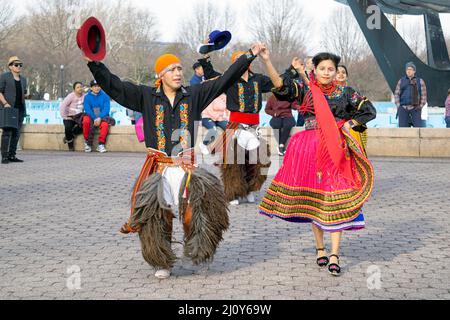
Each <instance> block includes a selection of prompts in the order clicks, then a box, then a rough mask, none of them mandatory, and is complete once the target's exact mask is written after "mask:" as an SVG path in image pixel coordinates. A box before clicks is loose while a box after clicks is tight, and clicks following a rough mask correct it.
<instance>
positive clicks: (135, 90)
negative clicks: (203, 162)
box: [85, 45, 261, 278]
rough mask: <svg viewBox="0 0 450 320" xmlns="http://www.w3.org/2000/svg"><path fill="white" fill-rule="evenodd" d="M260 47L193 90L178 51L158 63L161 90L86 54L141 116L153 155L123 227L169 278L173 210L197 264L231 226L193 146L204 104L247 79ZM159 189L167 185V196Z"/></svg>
mask: <svg viewBox="0 0 450 320" xmlns="http://www.w3.org/2000/svg"><path fill="white" fill-rule="evenodd" d="M260 48H261V46H260V45H254V46H252V49H250V50H249V51H247V52H246V54H245V55H243V56H242V57H241V58H240V59H238V60H237V61H236V63H234V64H233V65H232V66H231V67H230V68H229V69H228V70H227V71H226V72H225V73H224V74H223V76H222V77H220V78H218V79H216V80H213V81H208V82H205V83H202V84H200V85H195V86H192V87H184V86H183V85H182V82H183V68H182V65H181V62H180V60H179V59H178V58H177V57H176V56H175V55H171V54H166V55H163V56H161V57H159V58H158V59H157V60H156V63H155V73H156V74H157V76H158V80H157V82H156V87H150V86H145V85H136V84H133V83H131V82H127V81H121V80H120V79H119V77H117V76H116V75H114V74H112V73H111V72H110V71H109V70H108V68H107V67H106V66H105V65H104V64H103V63H100V62H98V61H91V60H92V59H90V58H89V57H85V59H86V60H88V61H90V62H89V63H88V67H89V69H90V70H91V72H92V74H93V76H94V78H95V80H96V81H97V82H98V84H99V85H100V86H101V88H102V89H103V90H104V91H105V92H106V93H107V94H108V95H109V96H110V97H111V98H112V99H114V100H115V101H117V102H118V103H119V104H121V105H123V106H124V107H126V108H129V109H131V110H134V111H138V112H141V113H142V115H143V116H142V117H143V120H144V134H145V143H146V146H147V148H148V156H147V160H146V162H145V164H144V166H143V168H142V170H141V173H140V175H139V178H138V179H137V182H136V184H135V186H134V188H133V193H132V197H131V203H132V205H131V216H130V219H129V220H128V222H127V223H126V224H125V225H124V226H123V227H122V229H121V232H122V233H130V232H138V233H139V237H140V240H141V247H142V254H143V257H144V259H145V260H146V261H147V262H148V263H149V264H150V265H151V266H153V267H155V268H156V269H157V271H156V273H155V276H156V277H158V278H167V277H169V276H170V272H171V268H172V267H173V265H174V263H175V261H176V256H175V254H174V253H173V251H172V248H171V237H172V223H173V222H172V220H173V217H174V214H173V210H174V209H175V208H177V207H178V211H179V216H180V220H181V221H182V223H183V226H184V231H185V243H184V245H185V250H184V253H185V255H186V256H187V257H189V258H190V259H191V260H192V261H193V262H194V264H199V263H204V262H207V261H210V260H211V259H212V258H213V256H214V253H215V251H216V248H217V246H218V244H219V243H220V241H221V240H222V234H223V232H225V231H226V230H227V228H228V226H229V221H228V213H227V203H226V202H225V200H224V198H225V197H224V192H223V188H222V187H221V183H220V181H219V180H218V178H217V177H215V176H214V175H212V174H211V173H209V172H207V171H206V170H204V169H200V168H198V167H197V166H196V165H195V163H194V159H193V156H191V153H190V152H188V151H187V150H191V149H190V148H192V147H193V146H194V145H195V141H194V140H195V135H194V133H195V130H194V123H195V122H196V121H199V120H200V119H201V113H202V111H203V109H204V108H205V107H206V106H207V105H209V104H210V103H211V102H212V101H213V100H214V99H215V98H216V97H218V96H219V95H220V94H222V93H223V92H225V91H226V90H227V89H228V88H229V87H230V86H231V85H232V84H233V83H234V82H236V81H237V80H238V79H239V78H240V77H241V75H242V74H243V73H244V72H245V71H246V70H247V69H248V67H249V65H250V63H251V62H252V61H253V60H254V59H255V58H256V55H257V54H258V53H259V50H260ZM177 154H178V156H176V155H177ZM159 190H164V191H163V192H162V194H163V196H162V197H161V196H160V191H159Z"/></svg>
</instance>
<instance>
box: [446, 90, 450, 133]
mask: <svg viewBox="0 0 450 320" xmlns="http://www.w3.org/2000/svg"><path fill="white" fill-rule="evenodd" d="M447 94H448V95H447V100H445V123H446V124H447V128H450V89H448V92H447Z"/></svg>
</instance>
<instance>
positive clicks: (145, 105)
mask: <svg viewBox="0 0 450 320" xmlns="http://www.w3.org/2000/svg"><path fill="white" fill-rule="evenodd" d="M255 58H256V56H255V55H253V53H252V52H251V51H249V52H248V53H247V54H244V55H242V56H241V57H239V59H238V60H237V61H236V62H235V63H234V64H233V65H231V66H230V68H229V69H228V70H227V71H226V72H225V73H224V74H223V75H222V76H221V77H219V78H217V79H215V80H212V81H208V82H205V83H202V84H200V85H195V86H192V87H181V88H180V89H179V90H178V91H177V93H176V97H175V100H174V104H173V106H172V105H171V103H170V101H169V99H168V98H167V97H166V95H165V94H164V90H162V88H161V87H160V88H154V87H149V86H145V85H136V84H133V83H131V82H127V81H121V80H120V79H119V77H117V76H116V75H114V74H112V73H111V72H110V71H109V70H108V68H107V67H106V66H105V65H104V64H103V63H101V62H90V63H88V67H89V69H90V70H91V72H92V74H93V76H94V78H95V80H97V82H98V84H99V85H100V87H101V88H102V89H103V90H104V91H105V92H106V93H107V94H108V95H109V96H110V97H111V98H112V99H114V100H115V101H116V102H117V103H119V104H120V105H122V106H124V107H126V108H128V109H131V110H134V111H138V112H141V113H142V115H143V119H144V135H145V144H146V146H147V147H149V148H153V149H157V150H160V151H163V152H166V153H167V154H168V155H176V154H178V153H179V152H181V151H182V150H183V149H187V148H190V147H193V146H194V145H195V141H194V140H195V122H196V121H199V120H201V113H202V111H203V110H204V109H205V108H206V107H207V106H208V105H209V104H210V103H211V102H212V101H213V100H214V99H215V98H217V97H218V96H219V95H221V94H222V93H224V92H225V91H226V90H227V89H228V88H229V87H230V86H231V85H232V84H234V83H235V82H236V81H237V80H238V79H239V78H240V77H241V76H242V74H244V73H245V71H246V70H247V69H248V67H249V66H250V64H251V62H252V61H253V60H254V59H255ZM178 129H187V130H188V132H189V134H190V137H187V136H185V135H184V134H181V132H180V130H178ZM183 132H184V133H186V131H183Z"/></svg>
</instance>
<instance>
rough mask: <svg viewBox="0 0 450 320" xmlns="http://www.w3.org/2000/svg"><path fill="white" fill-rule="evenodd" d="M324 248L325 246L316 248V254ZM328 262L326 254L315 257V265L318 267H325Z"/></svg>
mask: <svg viewBox="0 0 450 320" xmlns="http://www.w3.org/2000/svg"><path fill="white" fill-rule="evenodd" d="M325 250H326V248H319V249H316V254H318V253H319V251H325ZM328 263H330V260H329V259H328V257H327V256H323V257H320V258H317V265H318V266H319V267H321V268H324V267H326V266H327V265H328Z"/></svg>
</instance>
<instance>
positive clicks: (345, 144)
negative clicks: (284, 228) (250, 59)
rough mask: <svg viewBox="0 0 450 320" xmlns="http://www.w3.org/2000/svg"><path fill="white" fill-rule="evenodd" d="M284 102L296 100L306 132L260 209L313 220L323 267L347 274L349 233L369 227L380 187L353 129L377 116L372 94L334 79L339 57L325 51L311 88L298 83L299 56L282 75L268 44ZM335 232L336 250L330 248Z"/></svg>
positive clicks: (267, 59) (317, 58)
mask: <svg viewBox="0 0 450 320" xmlns="http://www.w3.org/2000/svg"><path fill="white" fill-rule="evenodd" d="M260 56H261V58H262V59H263V61H264V63H265V65H266V68H267V70H268V73H269V75H270V77H271V79H272V82H273V83H274V85H275V89H274V93H275V95H276V96H277V98H278V99H280V100H287V101H294V100H297V101H298V103H299V105H300V110H299V111H300V112H301V113H302V114H303V115H304V117H305V127H306V130H305V131H302V132H299V133H297V134H295V135H294V136H293V137H292V139H291V142H290V144H289V147H288V149H287V151H286V155H285V158H284V162H283V165H282V167H281V168H280V170H279V172H278V173H277V175H276V176H275V179H274V180H273V182H272V184H271V185H270V187H269V189H268V191H267V194H266V196H265V197H264V198H263V200H262V202H261V204H260V213H261V214H263V215H266V216H269V217H277V218H281V219H283V220H286V221H289V222H298V223H305V222H307V223H312V229H313V232H314V236H315V240H316V245H317V248H316V250H317V255H318V258H317V264H318V265H319V266H320V267H326V266H328V270H329V272H330V273H331V274H332V275H334V276H339V275H340V274H341V267H340V265H339V248H340V242H341V236H342V231H343V230H358V229H362V228H364V226H365V222H364V216H363V213H362V206H363V204H364V203H365V202H366V201H367V199H368V198H369V196H370V194H371V192H372V188H373V179H374V173H373V167H372V165H371V163H370V162H369V160H368V159H367V158H366V156H365V153H364V151H363V149H362V147H361V145H360V144H359V143H358V142H357V141H356V140H355V139H354V138H353V136H352V135H351V134H350V129H351V128H353V129H356V130H358V129H359V128H361V127H362V125H364V124H365V123H367V122H368V121H370V120H372V119H374V118H375V116H376V110H375V108H374V107H373V105H372V103H370V102H369V101H368V100H367V99H366V98H365V97H362V96H360V95H359V94H358V93H357V92H355V90H353V89H352V88H350V87H344V86H342V85H338V84H337V83H336V82H335V81H334V80H335V77H336V71H337V68H338V64H339V61H340V58H339V57H337V56H336V55H334V54H331V53H320V54H318V55H316V56H315V57H314V58H313V62H314V77H313V78H312V79H311V82H310V84H309V86H310V90H309V91H307V90H305V86H304V84H303V83H302V82H299V81H297V78H298V77H299V73H298V72H297V70H296V69H298V70H301V67H300V60H297V63H296V62H294V63H293V67H292V68H291V69H290V70H288V71H287V72H286V73H285V74H283V75H282V76H281V77H280V76H279V74H278V72H277V71H276V70H275V68H274V67H273V65H272V63H271V61H270V55H269V52H268V50H267V49H266V48H264V49H263V50H262V51H261V52H260ZM324 232H330V233H331V253H332V254H331V255H330V256H329V257H328V256H327V254H326V249H325V246H324Z"/></svg>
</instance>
